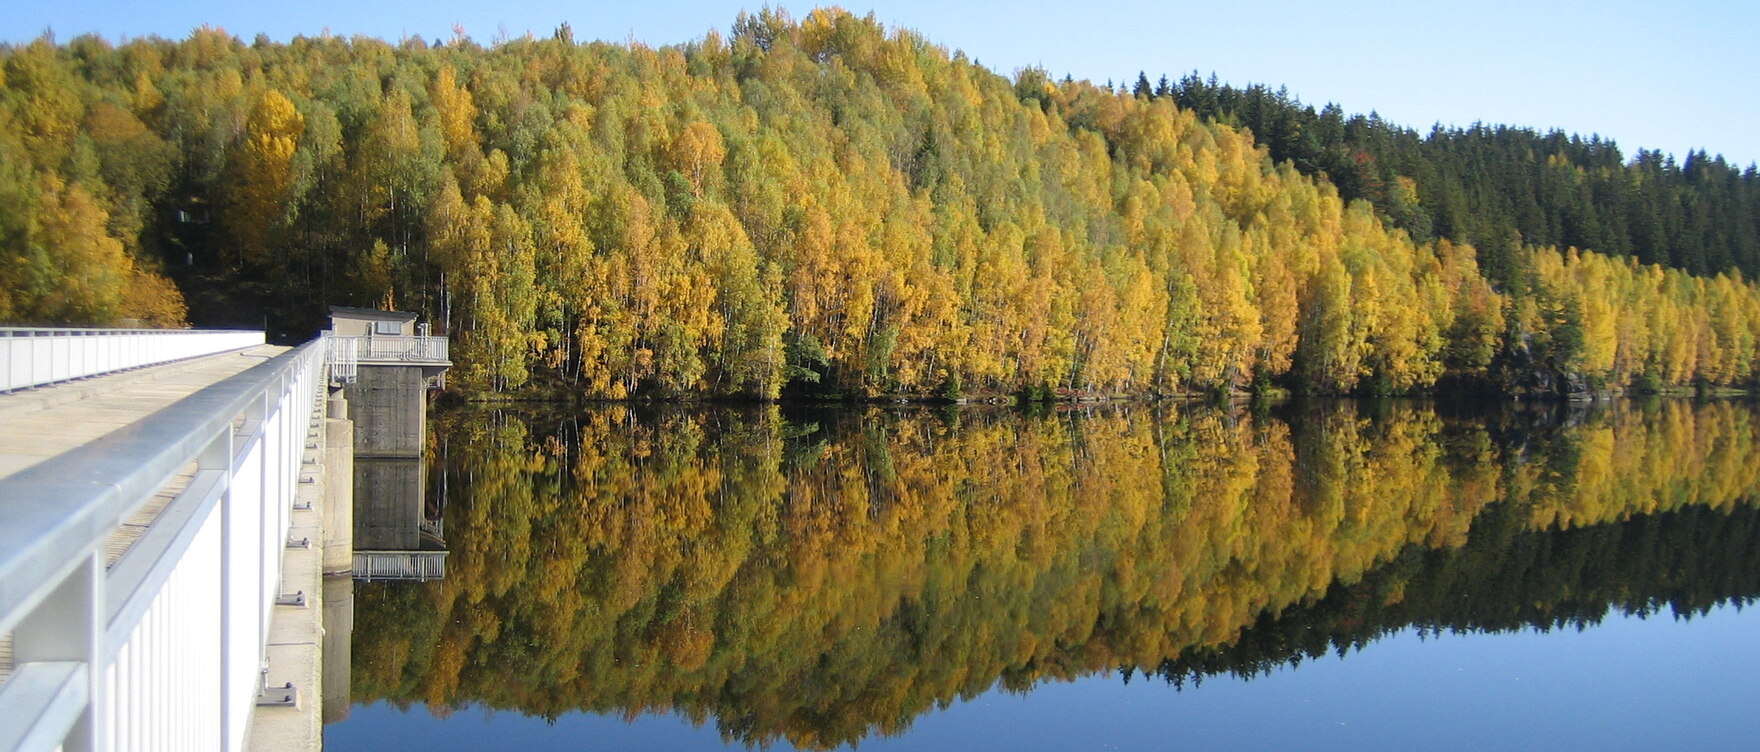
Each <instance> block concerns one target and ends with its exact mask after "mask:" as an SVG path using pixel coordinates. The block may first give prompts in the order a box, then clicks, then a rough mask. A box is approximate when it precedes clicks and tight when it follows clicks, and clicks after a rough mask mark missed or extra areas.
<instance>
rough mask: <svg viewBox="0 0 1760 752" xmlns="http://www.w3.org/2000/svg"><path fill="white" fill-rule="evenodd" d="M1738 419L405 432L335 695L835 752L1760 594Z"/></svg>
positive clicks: (1188, 416)
mask: <svg viewBox="0 0 1760 752" xmlns="http://www.w3.org/2000/svg"><path fill="white" fill-rule="evenodd" d="M1755 417H1756V416H1755V414H1754V413H1753V411H1752V410H1751V408H1749V407H1748V406H1746V405H1741V404H1733V403H1713V404H1705V405H1692V404H1687V403H1681V402H1663V403H1653V404H1649V405H1643V406H1636V405H1631V404H1623V403H1622V404H1619V405H1615V406H1612V407H1601V408H1590V409H1584V408H1565V407H1546V408H1537V409H1526V410H1516V409H1502V408H1500V409H1498V410H1496V411H1494V412H1491V413H1473V414H1466V413H1462V412H1459V411H1450V410H1443V409H1437V408H1433V407H1428V406H1419V405H1410V404H1399V403H1380V404H1374V405H1363V404H1358V403H1351V402H1341V403H1327V404H1323V405H1317V406H1309V407H1304V408H1301V409H1293V408H1292V409H1288V410H1279V411H1275V412H1272V413H1263V414H1254V413H1249V412H1231V411H1224V410H1214V409H1201V408H1183V407H1175V406H1164V405H1122V406H1109V407H1100V408H1092V409H1081V410H1060V411H1051V412H1045V413H1039V414H1027V413H1022V412H1019V411H1016V410H1012V409H970V408H968V409H962V410H947V411H944V410H936V409H924V408H908V409H891V408H885V409H883V408H869V409H862V410H844V411H834V412H820V413H799V414H796V413H786V414H785V413H784V412H783V411H782V410H781V409H780V408H777V407H761V408H744V409H732V408H709V409H660V410H652V411H648V410H637V409H632V408H628V407H621V406H613V407H606V408H603V409H597V410H592V411H589V412H586V413H583V414H579V415H568V416H531V415H526V416H520V415H516V414H513V413H509V412H464V413H455V414H451V415H441V416H436V419H435V421H434V436H433V440H434V441H436V442H440V443H442V444H443V445H444V447H443V449H444V451H431V452H429V455H430V456H441V455H444V456H446V457H448V458H449V459H448V465H447V467H446V469H445V478H446V485H447V486H449V489H450V497H449V500H448V504H447V508H446V520H445V525H446V531H447V539H448V544H449V546H450V548H451V554H450V559H449V562H448V572H447V575H446V579H445V580H444V581H440V582H433V583H427V584H424V585H413V586H412V585H400V584H391V585H363V586H361V587H360V588H359V589H358V590H357V594H356V599H357V608H358V613H357V620H356V631H355V635H354V649H355V661H354V694H355V699H356V700H357V701H360V702H371V701H377V700H389V701H392V702H395V703H426V704H427V705H428V706H429V707H430V708H431V709H434V710H435V711H436V712H439V713H444V712H446V711H447V709H449V708H454V707H460V706H463V705H466V704H477V705H482V706H486V707H490V708H496V709H507V710H517V711H519V712H522V713H527V714H533V715H538V716H544V717H548V718H557V717H560V716H562V715H564V714H567V713H571V712H574V711H582V710H585V711H594V712H601V713H615V714H621V715H624V716H629V717H633V716H636V715H640V714H643V713H649V712H675V713H680V714H682V715H685V716H686V717H688V718H690V719H692V720H694V721H696V722H699V723H713V724H714V725H715V727H716V728H717V729H719V731H720V733H721V735H722V736H723V737H724V738H726V739H729V740H733V741H738V742H745V743H767V742H770V741H774V740H778V739H786V740H787V741H788V742H789V743H791V744H793V745H795V746H800V747H809V748H812V747H832V746H837V745H840V744H847V743H852V742H856V741H859V740H861V739H864V738H867V737H870V736H871V735H875V734H883V735H891V734H896V733H900V732H903V731H904V730H906V729H907V728H908V727H910V726H911V725H912V723H913V721H914V720H915V719H917V718H918V717H919V716H920V715H921V714H923V713H924V712H926V711H929V710H932V709H934V708H937V707H941V706H945V705H947V704H948V703H951V702H953V701H955V700H957V699H961V698H971V697H974V696H976V695H979V694H981V693H984V692H986V691H988V690H990V689H991V688H993V687H995V686H997V685H998V684H1000V685H1001V686H1003V687H1005V688H1008V689H1013V690H1023V691H1024V690H1028V689H1030V688H1032V687H1034V686H1036V685H1038V684H1040V683H1042V682H1044V681H1046V680H1049V679H1069V678H1075V677H1081V676H1088V675H1092V674H1096V673H1100V672H1114V671H1116V672H1120V673H1122V674H1123V675H1124V676H1126V677H1137V679H1138V680H1139V681H1140V680H1141V678H1142V677H1143V676H1144V675H1152V676H1154V677H1156V678H1158V679H1165V680H1167V681H1170V682H1174V683H1184V682H1186V681H1189V680H1192V679H1197V678H1202V677H1205V676H1211V675H1215V674H1235V675H1242V676H1251V675H1255V674H1257V673H1259V672H1262V671H1264V670H1266V669H1268V668H1270V667H1274V666H1278V665H1283V664H1286V663H1292V662H1299V661H1301V660H1302V659H1304V658H1306V657H1311V656H1316V655H1323V654H1326V653H1328V652H1333V651H1340V650H1343V649H1344V648H1346V647H1348V646H1351V645H1357V644H1362V643H1364V642H1367V641H1370V640H1373V639H1376V638H1378V637H1380V636H1382V635H1384V634H1386V633H1388V632H1389V631H1394V630H1400V629H1403V628H1406V627H1408V626H1412V625H1416V626H1417V627H1419V628H1420V629H1423V630H1429V631H1443V630H1487V629H1489V630H1502V629H1513V628H1523V627H1530V626H1536V627H1544V628H1552V627H1556V626H1561V625H1582V624H1589V623H1594V622H1596V621H1598V620H1600V619H1601V618H1603V617H1604V616H1605V615H1606V614H1607V613H1608V612H1609V611H1610V610H1620V611H1636V612H1649V611H1652V610H1656V609H1661V608H1672V609H1674V610H1676V611H1677V612H1682V613H1694V612H1698V611H1701V610H1703V609H1706V608H1709V607H1711V606H1713V605H1716V604H1720V603H1724V602H1728V601H1730V600H1732V599H1733V600H1736V601H1738V602H1747V601H1749V600H1751V599H1752V598H1753V596H1754V595H1755V594H1756V593H1757V592H1760V546H1757V545H1756V544H1760V512H1756V509H1755V507H1756V498H1757V493H1756V490H1757V489H1756V487H1757V485H1760V453H1757V452H1756V451H1755V449H1756V439H1760V425H1757V424H1756V420H1755Z"/></svg>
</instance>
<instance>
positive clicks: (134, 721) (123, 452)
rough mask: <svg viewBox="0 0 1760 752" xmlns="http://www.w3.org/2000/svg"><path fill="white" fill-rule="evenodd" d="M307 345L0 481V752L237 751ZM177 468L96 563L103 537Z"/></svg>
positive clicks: (295, 469) (272, 588)
mask: <svg viewBox="0 0 1760 752" xmlns="http://www.w3.org/2000/svg"><path fill="white" fill-rule="evenodd" d="M259 336H260V335H259ZM324 354H325V349H324V347H323V346H322V344H321V343H320V342H312V343H308V344H306V345H304V346H302V347H300V348H298V349H295V350H293V351H290V352H288V353H284V354H282V355H280V356H278V357H276V358H274V359H272V360H269V361H267V362H265V363H263V364H261V365H258V366H255V367H253V368H251V369H250V370H248V371H245V372H244V373H241V374H238V375H237V376H234V377H232V378H229V379H227V380H225V381H222V382H220V383H218V384H214V385H212V386H209V387H207V388H205V389H203V390H201V391H199V392H197V393H195V394H193V395H191V396H189V397H187V398H185V399H183V400H180V401H179V402H177V403H175V404H173V405H171V406H170V407H167V408H165V409H164V410H161V411H159V412H157V413H154V414H153V415H151V416H148V417H147V418H145V419H143V420H141V421H139V422H137V423H135V424H133V425H131V426H128V427H126V428H123V429H119V430H118V431H116V432H113V433H111V434H110V435H108V436H106V437H104V438H102V439H100V440H98V441H95V442H93V443H91V444H87V445H86V446H84V447H81V448H79V449H75V450H73V451H71V452H68V453H66V454H63V455H61V456H59V457H56V458H54V459H51V460H48V461H46V462H43V463H40V464H37V465H35V466H32V467H30V468H27V469H25V470H23V471H20V472H19V473H17V474H15V475H12V476H10V477H8V478H5V479H0V521H4V524H0V634H5V633H7V632H10V633H11V635H12V637H13V659H14V662H15V670H14V672H13V674H12V675H11V676H10V677H9V678H8V679H7V680H6V681H5V683H4V684H0V751H9V750H52V749H57V748H61V749H66V750H97V749H126V750H157V749H165V750H224V751H225V752H234V751H236V750H239V749H241V748H242V747H243V745H244V740H245V733H246V727H247V725H248V719H249V717H250V714H251V712H252V710H253V709H254V708H255V706H256V699H257V696H258V694H259V692H260V691H261V686H260V685H261V683H262V673H261V672H262V670H263V661H264V654H265V653H264V645H265V642H266V639H267V635H268V629H269V618H270V615H271V613H272V610H273V609H274V606H275V602H276V598H277V596H279V595H280V592H279V591H280V587H281V585H280V580H281V561H282V554H283V551H284V549H285V548H286V546H287V532H288V526H289V518H290V516H291V514H292V509H293V503H294V496H295V493H296V491H297V490H298V487H299V484H300V483H301V482H302V479H301V478H300V477H299V470H300V457H301V454H302V453H303V451H304V448H305V444H306V440H307V437H308V436H309V435H310V434H309V429H310V428H311V426H312V421H314V420H317V419H319V417H318V416H319V415H321V413H319V412H318V411H317V407H318V404H317V400H318V399H319V398H320V397H321V396H322V394H323V391H322V387H323V383H322V382H323V378H324V377H323V365H324ZM191 470H193V476H188V473H189V472H190V471H191ZM184 477H188V480H187V484H186V485H184V486H183V490H182V491H181V492H178V493H177V495H176V496H175V498H174V499H173V500H171V501H170V502H169V504H168V505H167V506H166V507H165V509H164V511H163V512H161V513H160V515H159V517H158V518H157V519H156V520H155V521H154V522H153V524H152V525H151V526H150V527H149V528H148V529H147V531H146V532H145V534H143V535H142V537H141V538H140V539H139V540H137V541H135V542H134V543H133V545H131V546H130V547H129V549H128V550H127V551H126V552H125V553H124V554H123V555H122V557H121V558H120V559H118V560H117V561H116V562H115V563H114V564H113V565H111V566H109V567H108V568H106V566H105V557H106V552H105V542H106V540H107V538H108V537H109V535H110V534H111V532H112V531H114V530H115V529H116V528H117V526H118V525H119V524H120V523H122V522H123V521H124V520H125V519H127V518H128V517H129V516H130V515H131V514H133V513H134V512H135V511H136V510H139V509H140V508H141V507H142V506H143V505H145V504H146V503H147V502H148V500H149V499H151V498H153V497H154V496H155V495H158V494H161V493H162V492H165V491H166V489H167V487H168V486H170V487H175V485H176V484H175V483H174V479H179V478H184Z"/></svg>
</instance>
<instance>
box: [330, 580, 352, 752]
mask: <svg viewBox="0 0 1760 752" xmlns="http://www.w3.org/2000/svg"><path fill="white" fill-rule="evenodd" d="M353 651H354V579H353V578H350V577H326V578H324V723H325V724H331V723H335V722H337V721H340V720H343V719H346V718H348V709H349V698H350V697H351V696H352V695H351V694H350V692H349V683H350V681H351V680H352V676H353V674H352V673H351V671H352V665H351V664H350V662H349V661H350V660H351V656H352V655H353Z"/></svg>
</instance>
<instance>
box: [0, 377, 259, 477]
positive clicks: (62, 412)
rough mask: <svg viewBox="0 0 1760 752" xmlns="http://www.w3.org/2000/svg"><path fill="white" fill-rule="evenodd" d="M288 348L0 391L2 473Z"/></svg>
mask: <svg viewBox="0 0 1760 752" xmlns="http://www.w3.org/2000/svg"><path fill="white" fill-rule="evenodd" d="M287 349H288V348H285V347H276V346H272V345H263V346H259V347H252V348H249V349H246V350H239V351H235V352H230V353H221V354H219V355H210V356H207V357H204V358H194V359H191V360H185V361H179V362H176V363H165V364H163V365H157V366H148V367H146V368H139V369H135V370H133V371H124V372H122V373H113V374H107V375H104V376H96V377H93V378H89V379H83V380H80V381H72V382H67V383H62V384H51V385H49V386H44V387H38V388H35V389H27V390H24V391H21V392H12V393H8V394H0V478H4V477H6V476H9V475H12V474H14V473H17V472H18V471H20V470H23V469H25V468H27V467H30V466H32V465H35V464H37V463H39V462H42V461H44V460H47V459H49V458H51V457H54V456H56V455H59V454H61V453H62V452H66V451H67V450H69V449H73V448H75V447H79V446H82V445H84V444H85V443H86V442H89V441H91V440H93V439H96V438H98V437H100V436H103V435H105V434H107V433H110V432H111V431H114V430H116V429H118V428H121V427H123V426H126V425H129V424H131V423H133V422H135V421H137V420H140V419H141V418H145V417H147V416H148V415H151V414H153V413H155V412H158V411H159V410H160V409H161V408H164V407H166V406H168V405H170V404H171V403H173V402H176V401H178V400H180V399H183V398H184V397H188V396H189V395H191V394H195V393H196V392H197V391H199V390H201V389H202V388H203V387H206V386H209V385H211V384H215V383H218V382H220V381H223V380H225V379H226V378H228V377H231V376H235V375H237V374H239V373H243V372H244V371H245V370H246V369H249V368H250V367H252V366H255V365H257V364H259V363H262V362H263V361H265V360H268V359H270V358H273V357H275V356H276V355H280V354H281V353H283V352H286V351H287Z"/></svg>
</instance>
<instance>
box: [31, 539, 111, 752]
mask: <svg viewBox="0 0 1760 752" xmlns="http://www.w3.org/2000/svg"><path fill="white" fill-rule="evenodd" d="M102 557H103V551H102V549H99V550H96V551H92V552H91V553H89V554H87V555H85V556H84V557H82V558H81V559H80V561H79V562H78V563H76V564H75V565H74V567H73V571H72V572H70V573H68V575H67V577H65V578H64V579H62V580H61V584H60V585H58V586H57V587H56V588H55V589H54V590H53V591H51V592H50V593H49V594H48V595H47V596H46V597H45V598H44V599H43V602H42V603H41V604H40V605H38V606H37V607H36V609H34V610H33V611H31V612H30V613H29V614H28V615H26V616H25V617H24V618H23V619H21V620H20V621H19V623H18V626H17V627H16V628H14V630H13V633H12V638H13V660H14V661H15V662H16V663H17V664H19V665H23V664H26V663H35V662H39V661H42V662H48V661H70V662H77V663H80V664H83V668H82V670H83V671H84V673H85V678H84V681H83V682H82V683H83V684H84V685H85V688H86V703H85V707H84V708H83V709H82V710H81V711H80V714H79V717H78V720H76V721H74V724H73V729H72V730H71V731H69V732H68V734H67V741H66V742H65V743H64V744H63V745H62V747H61V749H63V750H65V751H66V752H95V751H96V750H97V749H99V748H100V746H101V744H102V740H103V738H104V724H103V721H104V719H105V717H106V716H107V715H108V710H109V708H108V707H106V706H107V705H108V704H109V692H108V688H107V687H105V682H104V677H105V675H106V674H107V673H108V671H107V669H108V668H109V667H108V666H105V665H104V663H105V662H104V660H103V639H104V618H103V615H104V614H105V613H106V611H105V608H104V562H103V559H102Z"/></svg>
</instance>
